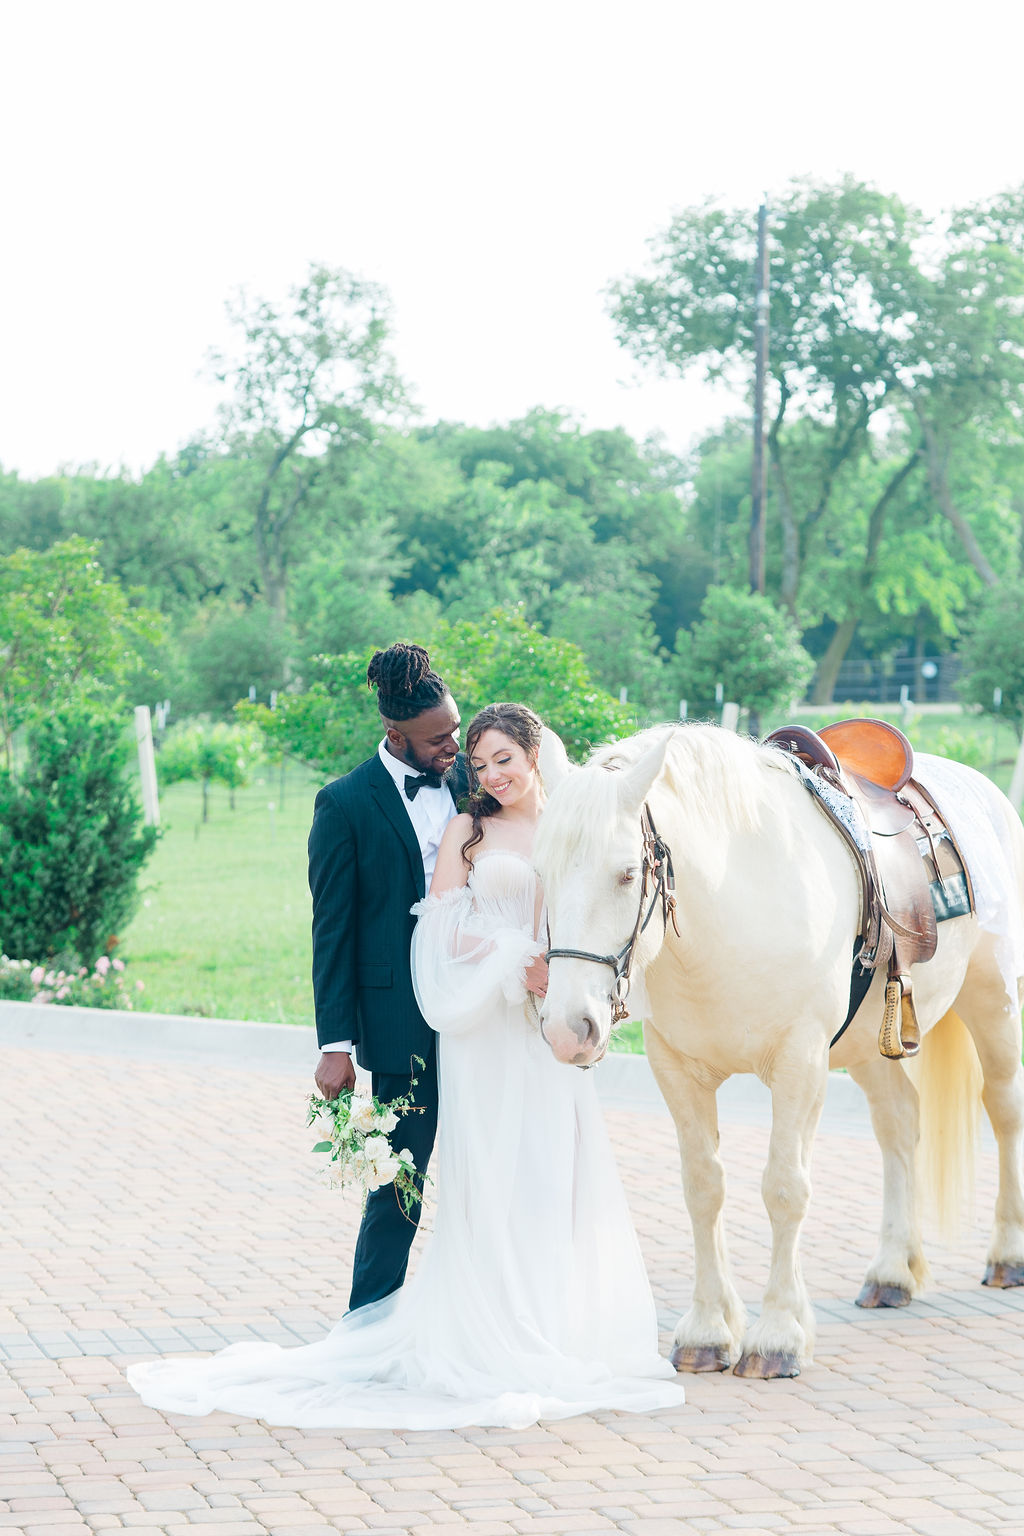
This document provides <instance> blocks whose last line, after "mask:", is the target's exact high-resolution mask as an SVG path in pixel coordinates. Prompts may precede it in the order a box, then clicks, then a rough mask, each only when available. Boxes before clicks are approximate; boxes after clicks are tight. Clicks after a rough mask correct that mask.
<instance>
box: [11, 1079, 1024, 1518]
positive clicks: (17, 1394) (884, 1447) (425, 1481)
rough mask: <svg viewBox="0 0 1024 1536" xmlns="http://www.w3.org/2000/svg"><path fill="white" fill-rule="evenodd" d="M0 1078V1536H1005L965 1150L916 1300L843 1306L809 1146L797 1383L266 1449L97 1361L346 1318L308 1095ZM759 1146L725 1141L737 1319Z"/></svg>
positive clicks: (1007, 1460) (632, 1115)
mask: <svg viewBox="0 0 1024 1536" xmlns="http://www.w3.org/2000/svg"><path fill="white" fill-rule="evenodd" d="M0 1081H2V1090H0V1099H2V1114H3V1142H2V1145H3V1190H2V1195H0V1213H2V1221H3V1243H2V1266H3V1274H2V1296H0V1351H2V1357H3V1358H4V1359H5V1361H6V1371H7V1375H6V1378H5V1381H4V1384H3V1387H2V1396H0V1452H2V1455H0V1536H2V1532H3V1531H8V1532H10V1531H24V1532H26V1533H28V1536H79V1533H81V1536H86V1533H88V1532H96V1533H103V1532H114V1531H121V1530H123V1529H125V1528H128V1529H131V1530H133V1531H137V1532H145V1531H164V1532H168V1533H176V1536H267V1533H270V1536H323V1533H325V1532H331V1531H341V1532H364V1531H365V1532H373V1533H375V1536H398V1533H400V1532H401V1533H405V1532H411V1533H415V1536H427V1533H434V1532H441V1533H447V1532H454V1531H456V1530H471V1531H472V1532H473V1533H474V1536H519V1533H522V1536H541V1533H542V1532H551V1533H553V1536H561V1533H566V1536H568V1533H570V1532H573V1533H578V1536H586V1533H595V1536H596V1533H598V1532H610V1531H622V1532H627V1533H629V1536H677V1533H680V1532H688V1531H693V1532H719V1531H721V1532H725V1531H731V1532H735V1531H739V1532H746V1533H748V1536H749V1533H757V1532H771V1533H776V1532H780V1531H787V1532H788V1531H796V1532H804V1533H807V1536H825V1533H832V1532H843V1533H846V1536H901V1533H907V1532H915V1533H919V1536H970V1533H974V1532H990V1531H993V1532H1000V1533H1003V1536H1009V1533H1024V1294H1022V1293H1021V1292H1008V1293H1007V1292H998V1291H988V1290H984V1289H982V1288H981V1287H980V1286H979V1284H978V1281H979V1278H980V1276H981V1273H982V1268H983V1261H984V1250H985V1227H986V1225H987V1222H988V1219H989V1213H990V1211H991V1207H992V1199H993V1184H994V1157H993V1156H992V1154H991V1152H990V1151H986V1152H984V1153H983V1156H982V1159H981V1163H982V1167H981V1180H980V1183H979V1191H978V1202H977V1210H978V1216H977V1220H976V1221H974V1220H972V1221H971V1222H970V1223H969V1224H968V1228H967V1230H966V1232H965V1235H964V1237H963V1239H962V1241H960V1242H958V1243H957V1244H955V1245H953V1246H945V1247H934V1246H933V1248H932V1265H933V1271H934V1289H933V1290H932V1292H931V1293H930V1294H929V1296H928V1297H927V1298H926V1299H924V1300H923V1301H921V1302H919V1303H917V1304H915V1305H914V1306H913V1307H912V1308H910V1309H909V1310H908V1311H902V1312H896V1313H886V1312H861V1311H858V1310H857V1309H856V1308H855V1307H854V1306H853V1305H852V1304H851V1298H852V1297H853V1296H854V1295H855V1294H856V1291H857V1289H858V1287H859V1284H860V1280H861V1277H862V1274H863V1271H864V1269H865V1267H866V1265H867V1262H868V1260H869V1258H870V1256H871V1252H872V1250H873V1245H874V1233H875V1226H876V1222H877V1218H878V1211H879V1180H880V1165H879V1156H878V1152H877V1149H876V1147H875V1144H874V1142H873V1141H871V1140H870V1139H867V1138H865V1137H863V1136H856V1135H837V1134H834V1133H830V1132H829V1131H828V1130H827V1129H826V1130H825V1131H824V1132H823V1133H822V1135H821V1136H820V1138H819V1142H818V1147H817V1154H816V1162H815V1196H814V1203H813V1207H812V1210H811V1213H810V1216H809V1219H808V1222H807V1226H806V1230H805V1239H804V1245H803V1251H804V1261H805V1269H806V1273H807V1277H808V1282H809V1285H810V1288H811V1291H812V1294H813V1296H814V1298H815V1303H816V1308H817V1312H818V1317H819V1338H818V1350H817V1358H816V1360H815V1362H814V1364H813V1365H811V1366H810V1367H809V1368H808V1369H807V1370H806V1371H805V1372H804V1374H803V1375H802V1376H801V1377H800V1378H799V1379H797V1380H795V1381H784V1382H771V1383H758V1382H746V1381H741V1380H739V1379H738V1378H736V1377H735V1376H733V1375H731V1374H727V1375H721V1376H711V1377H708V1376H704V1377H696V1378H688V1379H687V1383H686V1401H685V1403H684V1404H682V1405H681V1406H680V1407H679V1408H678V1409H673V1410H671V1411H668V1412H664V1413H660V1414H657V1415H653V1416H651V1417H636V1416H628V1415H622V1414H615V1413H607V1414H596V1415H594V1416H592V1417H585V1418H578V1419H573V1420H570V1421H568V1422H565V1423H559V1424H554V1425H552V1426H550V1427H548V1426H541V1427H538V1428H533V1429H529V1430H525V1431H521V1432H520V1431H516V1432H513V1431H506V1430H476V1429H470V1430H460V1431H451V1432H445V1433H436V1432H429V1433H428V1432H422V1433H403V1434H390V1433H382V1432H370V1431H359V1432H345V1431H343V1430H337V1431H331V1432H324V1431H315V1432H313V1431H301V1430H295V1429H269V1428H267V1427H266V1426H265V1425H263V1424H261V1423H254V1422H251V1421H246V1420H240V1419H236V1418H233V1417H231V1416H229V1415H227V1414H215V1415H212V1416H210V1417H209V1418H207V1419H185V1418H179V1417H175V1416H165V1415H162V1414H160V1413H156V1412H153V1411H152V1410H150V1409H148V1408H144V1407H143V1406H142V1405H141V1404H140V1403H139V1401H138V1399H137V1398H136V1397H135V1396H134V1395H133V1394H132V1393H131V1392H130V1391H129V1389H128V1388H127V1385H126V1383H125V1380H124V1375H123V1366H124V1364H125V1362H126V1360H127V1359H128V1358H129V1357H131V1356H136V1355H151V1354H154V1353H157V1352H165V1351H169V1352H179V1351H186V1350H190V1349H199V1350H210V1349H215V1348H218V1347H219V1346H220V1345H221V1344H222V1343H225V1342H227V1341H229V1340H234V1339H240V1338H249V1337H258V1338H266V1339H275V1340H280V1341H281V1342H285V1343H288V1342H300V1341H305V1340H308V1339H311V1338H314V1337H316V1336H317V1335H318V1334H319V1333H320V1332H321V1331H322V1330H323V1329H324V1328H325V1327H326V1326H328V1325H329V1324H330V1323H331V1322H332V1321H333V1320H334V1319H335V1318H336V1317H337V1315H338V1314H339V1312H340V1311H341V1310H342V1309H343V1304H344V1297H345V1293H346V1287H347V1280H348V1272H349V1264H350V1259H351V1247H352V1238H353V1232H354V1227H355V1222H356V1216H357V1209H356V1205H355V1202H354V1201H353V1200H350V1199H349V1197H347V1196H345V1197H342V1196H339V1195H337V1194H335V1193H331V1192H329V1191H327V1190H325V1189H322V1188H321V1187H320V1186H319V1185H318V1183H317V1182H316V1180H315V1178H314V1176H313V1174H312V1171H311V1170H312V1168H313V1166H314V1165H315V1160H314V1159H313V1158H312V1157H311V1156H310V1154H309V1152H308V1150H307V1148H308V1146H309V1143H310V1136H309V1134H308V1133H307V1132H306V1131H305V1129H304V1126H303V1098H304V1093H305V1086H304V1084H303V1083H302V1081H301V1080H300V1079H298V1078H296V1077H295V1076H293V1075H292V1076H280V1075H278V1076H274V1075H272V1074H271V1073H269V1072H267V1071H251V1070H250V1071H246V1070H242V1069H239V1070H235V1071H229V1070H226V1069H225V1068H224V1067H222V1066H213V1067H211V1066H209V1065H207V1066H186V1065H181V1064H168V1063H162V1062H154V1061H152V1060H149V1061H145V1060H139V1059H134V1058H131V1057H109V1056H108V1057H98V1056H97V1057H91V1056H86V1055H75V1056H70V1055H64V1056H61V1055H57V1054H54V1053H53V1052H47V1051H41V1050H29V1049H18V1048H8V1049H4V1050H2V1051H0ZM609 1123H610V1125H611V1128H612V1133H613V1136H614V1140H615V1143H616V1146H617V1149H618V1153H619V1156H620V1160H621V1166H622V1169H623V1174H624V1177H625V1180H626V1184H627V1188H628V1191H629V1195H630V1200H631V1203H632V1207H633V1211H634V1215H635V1218H636V1221H637V1226H638V1229H639V1232H640V1236H641V1241H642V1243H643V1246H644V1251H645V1253H646V1256H647V1260H648V1263H649V1266H650V1270H651V1275H652V1280H653V1283H654V1287H655V1292H656V1295H657V1299H658V1304H659V1309H660V1313H661V1317H662V1322H663V1324H664V1327H665V1340H664V1342H665V1344H666V1347H667V1343H668V1336H669V1332H670V1329H671V1324H672V1321H673V1319H674V1318H675V1316H676V1315H677V1313H678V1312H679V1311H680V1310H682V1308H683V1307H684V1306H685V1304H686V1302H687V1298H688V1295H689V1291H690V1286H691V1281H692V1270H691V1261H690V1244H689V1237H688V1229H687V1225H686V1222H685V1217H684V1214H683V1206H682V1197H681V1194H680V1189H679V1181H678V1177H677V1173H676V1170H675V1152H674V1139H673V1135H672V1130H671V1124H670V1122H669V1120H668V1119H667V1117H666V1116H665V1115H663V1114H660V1113H652V1112H639V1111H615V1112H612V1113H610V1114H609ZM766 1135H767V1132H766V1130H765V1128H764V1127H763V1126H761V1125H742V1124H729V1125H726V1126H725V1127H724V1130H723V1147H724V1153H725V1159H726V1164H727V1168H728V1170H729V1175H730V1193H729V1231H730V1234H731V1250H732V1257H733V1263H734V1267H735V1271H736V1275H737V1281H738V1285H739V1288H740V1291H741V1294H742V1295H743V1296H744V1299H745V1300H746V1301H747V1302H748V1304H750V1305H752V1306H756V1303H757V1298H758V1294H759V1289H760V1287H761V1285H762V1283H763V1281H764V1278H765V1267H766V1266H765V1259H766V1244H767V1222H766V1218H765V1216H764V1212H763V1209H762V1207H761V1204H760V1196H759V1184H760V1174H761V1166H762V1162H763V1159H764V1154H765V1146H766Z"/></svg>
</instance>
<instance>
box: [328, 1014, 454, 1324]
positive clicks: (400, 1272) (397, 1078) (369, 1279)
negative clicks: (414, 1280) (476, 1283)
mask: <svg viewBox="0 0 1024 1536" xmlns="http://www.w3.org/2000/svg"><path fill="white" fill-rule="evenodd" d="M372 1085H373V1094H374V1097H375V1098H376V1099H379V1100H380V1102H381V1103H382V1104H383V1103H386V1102H389V1101H390V1100H392V1099H401V1098H405V1097H406V1096H407V1095H409V1094H410V1092H411V1094H412V1099H413V1104H414V1105H415V1106H416V1108H417V1109H418V1111H419V1113H415V1114H413V1113H409V1114H404V1115H400V1116H399V1119H398V1125H397V1126H396V1127H395V1129H394V1131H393V1132H392V1134H391V1145H392V1146H393V1147H394V1149H395V1151H396V1152H400V1151H402V1150H403V1149H404V1148H406V1147H408V1149H409V1151H410V1152H411V1153H412V1156H413V1162H414V1163H415V1164H416V1169H417V1172H418V1174H419V1178H418V1179H417V1181H416V1182H417V1184H418V1185H419V1188H420V1192H421V1193H422V1190H423V1175H424V1174H425V1173H426V1171H427V1164H428V1163H429V1161H430V1154H431V1152H432V1151H433V1150H434V1138H435V1136H436V1135H437V1047H436V1044H435V1042H434V1041H431V1043H430V1050H429V1053H428V1054H427V1056H426V1061H425V1065H424V1066H422V1067H420V1068H419V1069H418V1070H417V1072H416V1087H415V1088H413V1089H410V1087H409V1076H408V1074H407V1073H406V1074H398V1075H392V1074H390V1073H383V1072H379V1073H378V1072H374V1073H373V1074H372ZM422 1208H423V1207H422V1204H421V1203H420V1202H419V1201H417V1202H416V1203H415V1204H414V1205H413V1206H412V1207H411V1209H410V1211H409V1213H408V1215H407V1214H406V1212H405V1209H404V1207H403V1205H402V1202H401V1200H400V1199H399V1198H398V1192H397V1190H396V1189H395V1186H394V1185H393V1184H385V1185H384V1186H383V1187H382V1188H381V1189H374V1190H371V1191H370V1193H369V1195H368V1196H367V1199H366V1209H365V1211H364V1212H363V1220H362V1223H361V1225H360V1228H359V1236H358V1237H357V1238H356V1253H355V1262H354V1264H353V1266H352V1291H351V1294H350V1296H349V1299H348V1304H349V1307H350V1309H352V1308H355V1307H365V1306H366V1305H367V1304H368V1303H369V1302H371V1301H380V1300H381V1299H382V1298H383V1297H385V1296H390V1295H391V1293H392V1291H397V1290H398V1288H399V1286H400V1285H401V1284H402V1283H403V1281H404V1280H405V1272H406V1269H407V1268H408V1265H409V1249H410V1248H411V1246H412V1240H413V1238H414V1237H415V1236H416V1229H417V1227H418V1226H419V1220H420V1212H421V1210H422Z"/></svg>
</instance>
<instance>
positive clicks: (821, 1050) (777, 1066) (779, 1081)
mask: <svg viewBox="0 0 1024 1536" xmlns="http://www.w3.org/2000/svg"><path fill="white" fill-rule="evenodd" d="M827 1086H828V1046H827V1043H826V1041H825V1039H824V1038H823V1037H822V1038H821V1039H820V1040H817V1041H810V1042H809V1041H808V1039H807V1037H806V1035H805V1036H803V1037H802V1038H801V1037H799V1036H798V1037H791V1038H790V1039H789V1040H788V1041H787V1042H786V1044H785V1046H784V1047H783V1049H782V1050H780V1051H779V1053H778V1054H777V1056H776V1058H775V1062H774V1065H773V1069H772V1073H771V1078H770V1080H769V1087H770V1089H771V1095H772V1132H771V1138H770V1141H769V1144H768V1161H767V1163H766V1164H765V1170H764V1176H763V1178H762V1181H761V1193H762V1195H763V1198H764V1203H765V1206H766V1208H767V1211H768V1216H769V1219H770V1221H771V1224H772V1257H771V1268H770V1270H769V1274H768V1284H767V1286H766V1288H765V1293H764V1301H763V1304H762V1307H761V1316H760V1317H759V1318H758V1319H757V1321H756V1322H755V1323H754V1324H753V1326H752V1327H751V1328H750V1329H749V1330H748V1332H747V1334H746V1336H745V1338H744V1340H743V1350H742V1354H741V1355H740V1359H739V1362H738V1363H737V1365H736V1367H735V1372H736V1375H737V1376H757V1377H760V1378H762V1379H769V1378H773V1377H777V1376H799V1374H800V1367H801V1365H802V1364H803V1363H804V1362H805V1361H806V1360H808V1359H809V1358H810V1355H811V1351H812V1349H813V1347H814V1313H813V1311H812V1310H811V1304H810V1301H809V1300H808V1297H807V1290H806V1288H805V1286H804V1281H803V1275H802V1274H801V1272H800V1255H799V1240H800V1228H801V1226H802V1224H803V1219H804V1216H805V1215H806V1214H807V1206H808V1204H809V1202H810V1198H811V1173H810V1169H811V1152H812V1148H813V1145H814V1133H815V1131H816V1130H817V1128H818V1121H819V1119H820V1118H821V1110H822V1106H823V1104H824V1102H825V1091H826V1088H827Z"/></svg>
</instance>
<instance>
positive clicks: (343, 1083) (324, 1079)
mask: <svg viewBox="0 0 1024 1536" xmlns="http://www.w3.org/2000/svg"><path fill="white" fill-rule="evenodd" d="M316 1085H317V1087H318V1088H319V1090H320V1094H321V1097H322V1098H325V1099H326V1100H327V1101H328V1103H333V1102H334V1100H335V1099H336V1098H337V1097H338V1094H339V1093H340V1092H341V1091H342V1089H343V1088H354V1087H355V1085H356V1068H355V1063H354V1062H353V1060H352V1057H351V1056H350V1055H349V1053H348V1051H324V1053H323V1055H322V1056H321V1057H320V1060H319V1062H318V1063H317V1069H316Z"/></svg>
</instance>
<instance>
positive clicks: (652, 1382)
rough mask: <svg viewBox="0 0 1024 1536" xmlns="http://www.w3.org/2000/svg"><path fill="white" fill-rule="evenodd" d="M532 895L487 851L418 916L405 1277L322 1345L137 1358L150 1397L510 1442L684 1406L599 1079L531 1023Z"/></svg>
mask: <svg viewBox="0 0 1024 1536" xmlns="http://www.w3.org/2000/svg"><path fill="white" fill-rule="evenodd" d="M536 891H537V884H536V877H535V876H534V873H533V869H532V866H531V865H530V863H529V861H528V860H526V859H525V858H522V857H521V856H520V855H518V854H514V853H508V852H503V851H498V850H495V851H483V852H478V854H477V858H476V862H475V865H474V869H473V872H472V874H471V877H470V883H469V885H468V886H466V887H465V888H464V889H462V890H456V891H449V892H447V893H446V894H445V895H444V896H442V897H440V898H438V897H428V898H427V899H426V900H425V901H423V902H421V903H420V904H419V905H418V907H417V908H416V909H414V910H416V911H417V912H418V914H419V922H418V924H417V927H416V931H415V937H414V940H413V975H414V979H415V982H416V989H417V995H418V998H419V1001H420V1006H421V1008H422V1011H423V1013H424V1016H425V1017H426V1018H427V1020H428V1021H429V1022H430V1023H431V1024H432V1025H433V1026H434V1028H435V1029H436V1030H437V1031H438V1033H439V1035H440V1039H439V1040H438V1075H439V1085H440V1117H439V1124H440V1143H439V1157H438V1165H439V1167H438V1185H439V1197H438V1204H437V1211H436V1216H435V1222H434V1232H433V1234H432V1236H431V1237H430V1238H429V1239H428V1241H427V1245H426V1248H425V1250H424V1252H423V1255H422V1258H421V1259H420V1262H419V1266H418V1268H417V1270H416V1272H415V1274H414V1275H413V1277H412V1279H410V1280H409V1281H408V1282H407V1283H406V1285H405V1286H403V1287H402V1289H401V1290H399V1291H397V1292H395V1294H394V1295H392V1296H389V1297H387V1298H386V1299H385V1300H384V1301H379V1302H374V1303H372V1304H371V1305H370V1306H366V1307H361V1308H359V1309H358V1310H357V1311H355V1312H350V1313H349V1314H348V1315H347V1316H346V1317H344V1318H343V1319H342V1321H341V1322H340V1323H338V1324H337V1326H336V1327H335V1328H334V1329H333V1330H332V1331H331V1332H330V1333H329V1334H328V1335H327V1337H326V1338H325V1339H323V1340H322V1341H321V1342H319V1343H316V1344H308V1345H304V1346H302V1347H300V1348H298V1349H281V1348H280V1347H279V1346H277V1345H273V1344H234V1345H231V1346H230V1347H229V1348H228V1349H225V1350H222V1351H221V1352H220V1353H219V1354H217V1355H214V1356H212V1357H211V1358H207V1359H199V1360H196V1359H185V1360H182V1359H163V1360H157V1361H151V1362H148V1363H146V1364H141V1365H133V1366H131V1367H130V1368H129V1371H128V1379H129V1381H130V1382H131V1384H132V1386H133V1387H134V1388H135V1389H136V1391H138V1393H139V1394H140V1396H141V1397H142V1399H143V1401H144V1402H146V1403H148V1404H149V1405H150V1406H151V1407H155V1408H162V1409H165V1410H170V1411H172V1412H175V1413H188V1414H203V1413H209V1412H210V1411H211V1410H213V1409H217V1408H220V1409H224V1410H226V1411H228V1412H229V1413H236V1414H244V1415H246V1416H247V1417H249V1418H257V1419H264V1420H266V1421H267V1422H268V1423H271V1424H288V1425H295V1426H297V1427H299V1428H308V1429H313V1428H328V1427H333V1428H338V1429H346V1428H353V1429H354V1428H360V1427H373V1428H389V1429H442V1428H450V1429H454V1428H458V1427H461V1426H464V1425H470V1424H477V1425H502V1426H506V1427H509V1428H515V1429H520V1428H525V1427H526V1426H527V1425H529V1424H532V1423H534V1422H535V1421H537V1420H538V1419H559V1418H568V1417H570V1416H571V1415H573V1414H579V1413H587V1412H590V1411H591V1410H594V1409H606V1408H617V1409H624V1410H628V1411H636V1412H649V1411H651V1410H654V1409H658V1408H663V1407H668V1406H674V1405H678V1404H680V1403H682V1401H683V1389H682V1385H681V1383H680V1382H679V1380H678V1378H677V1377H676V1373H675V1371H674V1370H673V1368H672V1366H671V1365H670V1364H669V1363H668V1361H666V1360H664V1359H662V1358H661V1357H660V1356H659V1354H658V1348H657V1324H656V1320H655V1312H654V1302H653V1299H652V1296H651V1291H650V1286H649V1284H648V1281H647V1275H646V1272H645V1270H644V1265H643V1260H642V1258H641V1254H640V1249H639V1245H638V1243H637V1239H636V1234H635V1233H634V1230H633V1226H632V1222H631V1220H630V1216H629V1211H628V1209H627V1206H626V1200H625V1195H624V1193H623V1190H622V1185H621V1183H620V1180H619V1176H618V1172H617V1169H616V1167H615V1163H614V1160H613V1157H612V1153H611V1148H610V1146H609V1144H608V1139H607V1135H606V1132H605V1127H604V1121H603V1118H602V1115H601V1110H600V1107H599V1105H598V1102H597V1097H596V1093H595V1088H594V1080H593V1075H592V1074H591V1073H589V1072H581V1071H579V1070H578V1069H577V1068H575V1067H567V1066H563V1065H561V1064H559V1063H558V1062H556V1061H555V1059H554V1057H553V1056H552V1054H551V1052H550V1051H549V1049H548V1047H547V1046H546V1045H545V1043H544V1041H543V1040H542V1039H541V1037H540V1035H539V1033H538V1031H537V1029H536V1027H535V1025H534V1024H532V1023H531V1022H530V1021H529V1020H528V1017H527V1010H526V991H525V987H524V983H523V976H524V970H525V966H526V964H527V962H528V960H529V959H530V958H531V957H532V956H533V955H536V954H537V953H539V952H540V951H541V950H542V948H543V946H542V945H541V944H539V943H538V942H537V940H536V939H535V937H534V934H535V911H534V907H535V900H536ZM395 1134H396V1138H398V1139H399V1140H400V1137H401V1130H400V1129H399V1131H397V1132H396V1133H395Z"/></svg>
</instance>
